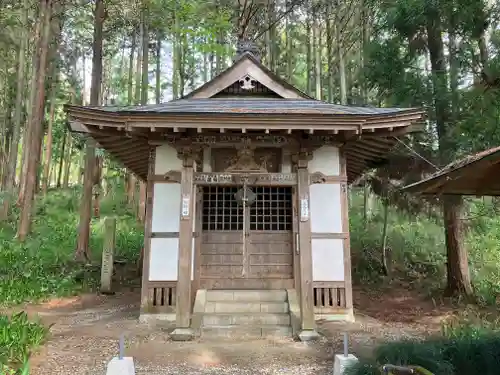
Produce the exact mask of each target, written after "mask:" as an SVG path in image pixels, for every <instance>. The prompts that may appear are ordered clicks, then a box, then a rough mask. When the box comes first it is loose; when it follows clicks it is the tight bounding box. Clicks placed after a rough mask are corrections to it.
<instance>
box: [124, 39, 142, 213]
mask: <svg viewBox="0 0 500 375" xmlns="http://www.w3.org/2000/svg"><path fill="white" fill-rule="evenodd" d="M136 48H137V30H134V31H133V34H132V46H131V48H130V58H129V65H128V96H127V104H128V105H132V103H133V102H134V91H133V87H134V61H135V50H136ZM137 84H139V83H138V82H137ZM126 173H127V175H126V177H125V183H126V185H127V187H126V191H127V202H128V203H129V204H130V203H131V202H133V201H134V191H135V189H130V186H131V185H132V184H133V181H134V176H133V175H132V173H131V172H130V171H128V170H127V172H126Z"/></svg>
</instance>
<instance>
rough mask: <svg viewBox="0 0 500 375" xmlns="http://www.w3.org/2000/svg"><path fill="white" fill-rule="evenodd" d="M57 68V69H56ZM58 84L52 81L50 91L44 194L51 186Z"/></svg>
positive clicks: (44, 166)
mask: <svg viewBox="0 0 500 375" xmlns="http://www.w3.org/2000/svg"><path fill="white" fill-rule="evenodd" d="M54 70H55V69H54ZM56 89H57V84H56V82H55V81H54V82H53V83H52V88H51V93H50V115H49V125H48V128H47V141H46V145H45V158H44V159H45V160H44V165H43V178H42V194H43V195H46V194H47V190H48V186H49V172H50V164H51V159H52V126H53V124H54V114H55V109H56V108H55V107H56V105H55V104H56V103H55V96H56Z"/></svg>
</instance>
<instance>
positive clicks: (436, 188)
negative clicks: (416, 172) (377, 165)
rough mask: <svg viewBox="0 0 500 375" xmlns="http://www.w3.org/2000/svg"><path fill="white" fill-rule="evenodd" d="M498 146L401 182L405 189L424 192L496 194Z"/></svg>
mask: <svg viewBox="0 0 500 375" xmlns="http://www.w3.org/2000/svg"><path fill="white" fill-rule="evenodd" d="M499 175H500V147H494V148H491V149H488V150H485V151H482V152H479V153H477V154H474V155H471V156H467V157H465V158H463V159H460V160H458V161H455V162H453V163H451V164H449V165H447V166H446V167H444V168H443V169H441V170H440V171H438V172H436V173H434V174H432V175H430V176H429V177H427V178H425V179H423V180H421V181H418V182H415V183H413V184H411V185H408V186H405V187H404V188H403V189H402V190H403V191H406V192H408V193H419V194H428V195H442V194H450V195H451V194H458V195H474V196H497V195H500V178H499V177H498V176H499Z"/></svg>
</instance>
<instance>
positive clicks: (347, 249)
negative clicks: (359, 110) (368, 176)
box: [340, 152, 354, 320]
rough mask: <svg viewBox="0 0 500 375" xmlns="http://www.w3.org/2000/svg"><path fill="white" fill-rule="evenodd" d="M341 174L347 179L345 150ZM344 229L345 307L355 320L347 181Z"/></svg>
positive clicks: (343, 199)
mask: <svg viewBox="0 0 500 375" xmlns="http://www.w3.org/2000/svg"><path fill="white" fill-rule="evenodd" d="M340 175H341V176H342V177H345V179H346V180H347V159H346V155H345V153H344V152H341V153H340ZM340 194H341V203H340V205H341V208H342V231H343V232H344V233H348V236H347V237H346V238H345V239H344V246H343V247H344V280H345V281H344V283H345V284H344V285H345V307H346V310H347V314H348V319H349V320H354V312H353V301H352V267H351V235H350V233H349V191H348V186H347V182H343V183H342V184H341V190H340Z"/></svg>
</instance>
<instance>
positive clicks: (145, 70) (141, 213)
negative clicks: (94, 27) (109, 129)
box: [137, 5, 149, 223]
mask: <svg viewBox="0 0 500 375" xmlns="http://www.w3.org/2000/svg"><path fill="white" fill-rule="evenodd" d="M146 12H147V7H146V6H145V5H143V9H142V26H143V35H142V94H141V104H142V105H146V104H148V91H149V48H148V45H149V32H148V16H147V13H146ZM137 209H138V212H137V217H138V219H139V221H140V222H141V223H144V220H145V217H146V182H145V181H140V182H139V204H138V208H137Z"/></svg>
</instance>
